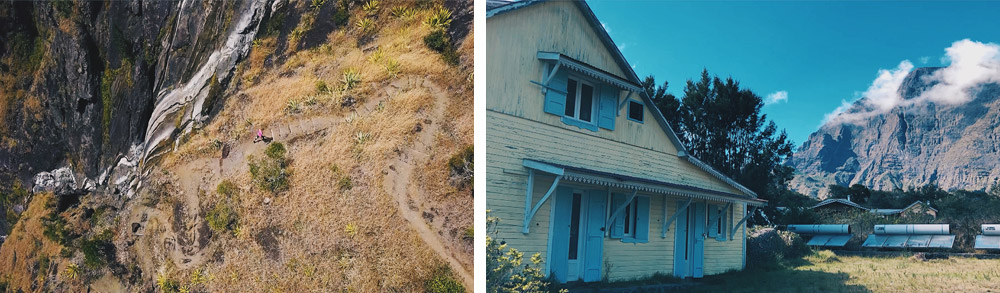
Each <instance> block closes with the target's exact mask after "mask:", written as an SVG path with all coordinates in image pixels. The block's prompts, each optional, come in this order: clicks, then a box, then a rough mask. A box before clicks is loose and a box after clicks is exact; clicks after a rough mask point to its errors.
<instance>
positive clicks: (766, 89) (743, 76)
mask: <svg viewBox="0 0 1000 293" xmlns="http://www.w3.org/2000/svg"><path fill="white" fill-rule="evenodd" d="M588 3H589V4H590V6H591V8H592V9H593V10H594V13H595V14H597V18H598V19H600V20H601V22H602V23H603V24H604V25H605V27H606V28H607V29H608V31H609V34H610V35H611V38H612V39H614V41H615V43H617V44H618V46H619V48H620V49H621V51H622V54H624V55H625V58H626V59H628V61H629V63H631V64H632V65H633V66H634V69H635V71H636V74H638V75H639V76H640V78H642V77H645V76H646V75H650V74H652V75H655V76H656V78H657V82H658V83H661V82H662V81H663V80H667V81H669V82H670V88H669V90H668V91H669V92H671V93H673V94H674V95H677V96H678V97H681V96H682V95H683V89H684V84H685V83H686V81H687V80H688V79H692V78H695V77H697V76H698V74H700V73H701V70H702V68H707V69H708V71H709V73H710V74H713V75H719V76H720V77H723V78H724V77H727V76H732V77H734V78H736V79H737V80H739V81H740V82H741V84H742V85H743V86H744V87H748V88H750V89H752V90H754V92H756V93H758V94H759V95H761V96H762V97H766V96H768V95H769V94H771V93H775V92H779V91H784V92H787V100H785V101H781V102H777V103H774V104H770V105H767V106H765V107H764V112H765V113H766V114H767V115H768V117H769V118H770V119H772V120H773V121H775V123H777V125H778V127H779V128H784V129H786V130H787V131H788V134H789V136H790V137H791V138H792V139H793V140H794V142H795V145H796V148H797V147H798V146H800V145H801V144H802V142H803V141H805V139H806V138H807V137H808V135H809V134H810V133H812V132H813V131H815V130H816V129H817V128H818V127H819V126H820V124H821V123H822V122H823V119H824V116H825V115H826V114H828V113H831V112H833V111H834V110H835V109H836V108H837V107H838V106H840V105H841V104H842V101H847V102H851V101H853V100H855V99H857V98H859V97H860V96H861V94H862V92H865V91H866V90H867V89H868V88H869V86H871V85H872V82H873V80H875V78H876V77H877V75H878V74H879V70H880V69H894V68H897V66H899V65H900V62H901V61H903V60H909V61H910V62H912V64H913V66H916V67H924V66H943V65H947V64H948V63H947V62H948V61H947V59H942V58H943V57H944V56H945V48H948V47H950V46H951V45H952V43H954V42H956V41H959V40H962V39H970V40H972V41H976V42H982V43H1000V14H998V12H1000V3H990V2H958V3H955V2H896V1H891V2H890V1H883V2H857V1H851V2H816V1H811V2H789V1H777V2H695V1H685V2H658V1H589V2H588ZM943 62H945V63H943Z"/></svg>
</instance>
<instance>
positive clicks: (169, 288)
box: [156, 275, 181, 293]
mask: <svg viewBox="0 0 1000 293" xmlns="http://www.w3.org/2000/svg"><path fill="white" fill-rule="evenodd" d="M156 285H158V286H160V290H162V291H163V292H166V293H175V292H180V291H181V284H180V282H178V281H177V280H173V279H170V278H167V276H165V275H159V276H158V277H156Z"/></svg>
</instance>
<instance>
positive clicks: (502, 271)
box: [486, 210, 550, 292]
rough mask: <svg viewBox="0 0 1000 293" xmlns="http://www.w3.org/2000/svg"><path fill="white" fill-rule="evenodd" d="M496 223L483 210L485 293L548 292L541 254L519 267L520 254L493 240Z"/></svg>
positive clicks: (496, 230)
mask: <svg viewBox="0 0 1000 293" xmlns="http://www.w3.org/2000/svg"><path fill="white" fill-rule="evenodd" d="M499 223H500V219H499V218H497V217H491V216H490V210H486V232H487V236H486V292H548V291H549V287H550V284H549V282H547V281H546V279H545V274H544V273H543V272H542V266H541V263H542V256H541V254H540V253H535V254H534V255H532V256H531V263H529V264H522V259H523V256H524V254H523V253H521V252H520V251H518V250H517V249H514V248H507V244H506V243H504V242H502V241H497V240H496V239H495V238H494V237H496V236H497V235H499V233H500V230H499V228H498V227H499Z"/></svg>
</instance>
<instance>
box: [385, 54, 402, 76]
mask: <svg viewBox="0 0 1000 293" xmlns="http://www.w3.org/2000/svg"><path fill="white" fill-rule="evenodd" d="M385 72H386V73H388V74H389V77H392V78H396V76H397V75H399V61H396V59H389V60H386V61H385Z"/></svg>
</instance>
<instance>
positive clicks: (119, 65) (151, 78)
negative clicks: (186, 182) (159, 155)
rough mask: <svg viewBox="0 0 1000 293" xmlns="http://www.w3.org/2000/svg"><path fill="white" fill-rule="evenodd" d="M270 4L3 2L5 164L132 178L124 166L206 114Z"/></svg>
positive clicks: (29, 177)
mask: <svg viewBox="0 0 1000 293" xmlns="http://www.w3.org/2000/svg"><path fill="white" fill-rule="evenodd" d="M267 2H268V1H226V2H218V3H216V2H210V1H179V2H174V1H111V2H73V1H53V2H41V1H32V2H28V1H25V2H20V1H13V2H4V3H0V53H2V58H0V60H2V62H0V80H2V85H0V104H2V106H0V142H2V143H0V172H3V173H7V174H9V175H10V176H11V177H16V178H18V179H19V180H20V181H21V182H26V183H27V182H32V181H38V180H35V179H39V178H35V177H38V176H36V175H38V174H40V173H42V172H46V171H51V170H54V169H60V168H61V169H63V170H64V171H60V172H63V173H65V172H66V171H71V173H72V175H73V177H75V178H74V181H76V182H79V183H80V184H75V183H74V184H73V185H74V186H75V187H76V188H77V189H83V188H85V186H87V183H86V182H88V181H90V182H91V184H90V185H91V186H93V187H94V188H101V187H102V186H104V185H108V183H114V182H112V181H114V180H120V181H124V182H131V181H132V180H128V179H127V178H125V176H126V174H125V173H129V174H131V173H132V172H131V171H129V172H125V171H124V169H129V168H134V167H135V166H137V165H138V163H139V160H140V159H143V158H144V157H145V155H146V154H148V153H150V152H152V151H153V150H155V149H156V147H158V146H160V143H161V142H162V141H164V140H165V139H168V138H172V137H176V135H177V134H178V133H180V132H181V131H180V130H178V129H176V128H181V130H183V129H184V128H185V127H186V128H190V127H191V126H194V124H195V123H192V122H203V121H204V119H205V116H204V115H203V114H204V113H207V112H208V111H207V109H208V108H210V106H211V105H205V100H206V98H207V97H208V93H209V91H210V90H213V89H212V88H210V86H209V85H214V86H215V87H216V88H214V90H216V91H219V90H221V89H224V88H225V86H226V85H227V83H228V81H229V76H230V73H231V72H232V71H233V70H234V69H235V63H236V61H238V60H239V59H240V58H242V57H244V56H245V54H246V52H247V50H248V49H249V47H250V42H251V41H252V40H253V37H254V34H255V33H256V31H257V27H258V26H259V23H260V22H261V20H262V19H264V18H266V15H267V13H268V12H269V11H268V10H269V9H268V8H269V7H266V6H267V5H266V4H267ZM211 79H216V81H215V82H211ZM203 112H204V113H203ZM168 118H169V121H167V122H164V121H165V120H167V119H168ZM154 134H155V135H154ZM147 145H149V146H148V147H147ZM120 166H121V167H129V168H120V170H118V171H117V172H116V170H115V167H120ZM115 173H119V174H118V176H117V177H119V178H112V177H115V176H112V174H115ZM128 176H129V177H134V176H132V175H128ZM42 177H44V174H43V176H42ZM41 179H42V180H43V181H44V179H46V178H41ZM94 183H96V184H94ZM112 185H113V184H112ZM36 186H37V184H36ZM72 189H73V188H70V190H72Z"/></svg>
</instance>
